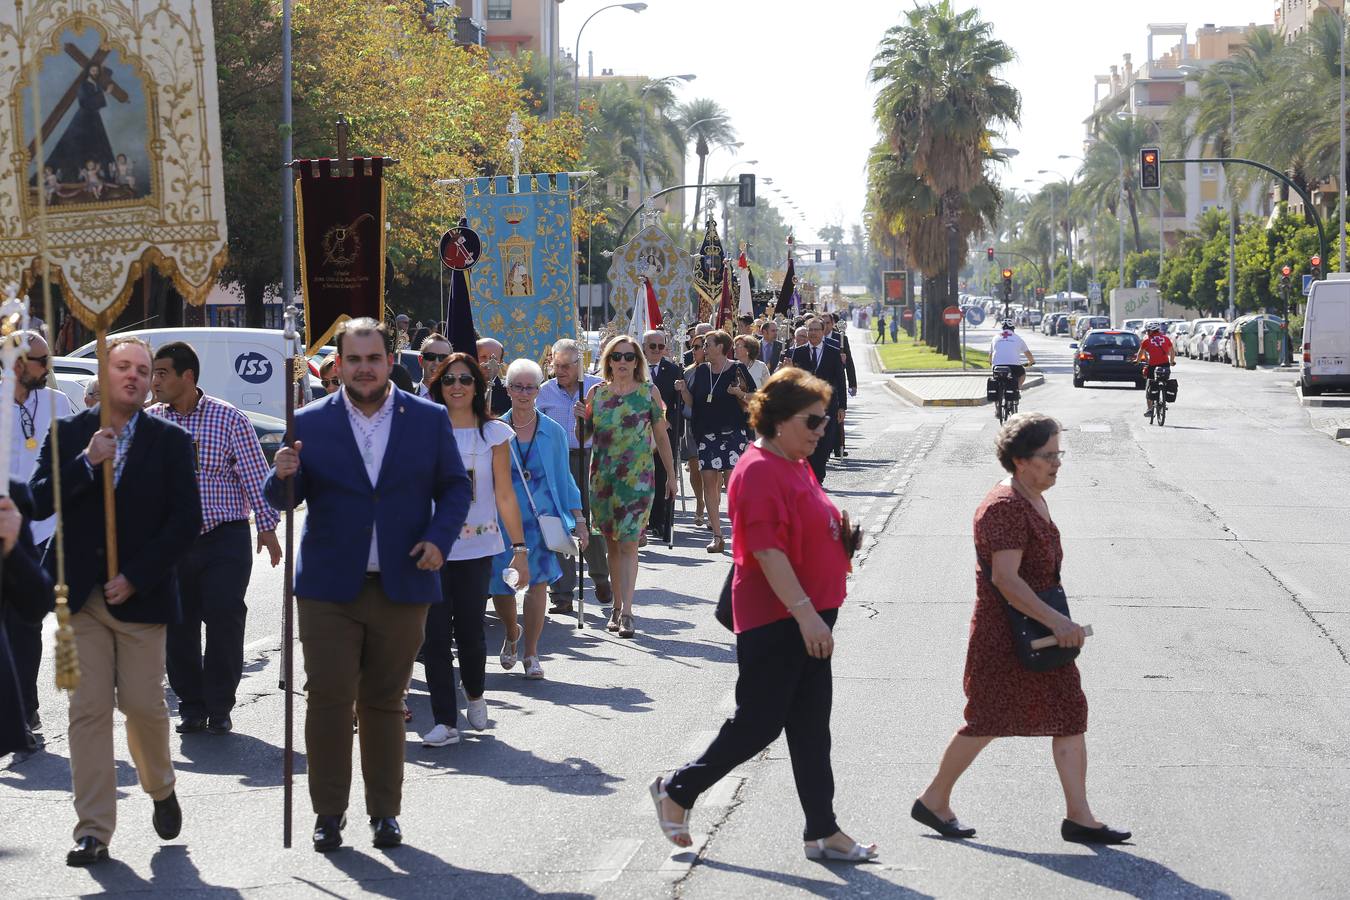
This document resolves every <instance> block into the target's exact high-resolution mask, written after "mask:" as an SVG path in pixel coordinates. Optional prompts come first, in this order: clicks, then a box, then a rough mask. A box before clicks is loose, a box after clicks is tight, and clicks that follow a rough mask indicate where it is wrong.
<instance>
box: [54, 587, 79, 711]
mask: <svg viewBox="0 0 1350 900" xmlns="http://www.w3.org/2000/svg"><path fill="white" fill-rule="evenodd" d="M67 590H68V589H67V588H66V586H65V585H64V584H58V585H57V586H56V687H57V690H62V691H73V690H75V689H76V688H77V687H79V686H80V654H79V651H77V650H76V649H75V629H74V628H71V627H70V604H69V603H67V602H66V593H67Z"/></svg>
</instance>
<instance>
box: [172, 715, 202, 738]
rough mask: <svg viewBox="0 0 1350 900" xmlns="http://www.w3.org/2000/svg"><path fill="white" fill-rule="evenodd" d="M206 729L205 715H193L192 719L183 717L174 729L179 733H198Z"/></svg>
mask: <svg viewBox="0 0 1350 900" xmlns="http://www.w3.org/2000/svg"><path fill="white" fill-rule="evenodd" d="M205 730H206V717H205V716H202V717H200V718H198V717H196V716H193V717H192V718H190V719H183V720H182V721H180V722H179V723H178V727H177V728H175V729H174V731H176V732H178V733H179V734H197V733H198V732H200V731H205Z"/></svg>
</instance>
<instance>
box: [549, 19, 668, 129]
mask: <svg viewBox="0 0 1350 900" xmlns="http://www.w3.org/2000/svg"><path fill="white" fill-rule="evenodd" d="M620 7H622V8H623V9H629V10H632V11H633V12H635V13H640V12H642V11H643V10H644V9H646V8H647V4H645V3H611V4H609V5H608V6H602V7H600V8H599V9H597V10H596V11H595V12H593V13H591V14H590V15H589V16H587V17H586V21H584V22H582V23H581V27H580V28H578V29H577V42H576V45H575V46H574V47H573V50H574V51H575V53H576V57H577V58H576V71H574V72H573V73H572V93H573V94H575V98H574V101H575V106H574V110H573V111H574V112H575V113H576V114H577V115H578V116H579V115H581V34H582V32H584V31H585V30H586V26H587V25H589V24H591V19H594V18H595V17H596V16H598V15H600V14H601V13H602V12H604V11H605V10H607V9H618V8H620ZM552 75H553V73H552V72H550V73H549V104H548V113H549V118H553V95H552V90H553V78H552Z"/></svg>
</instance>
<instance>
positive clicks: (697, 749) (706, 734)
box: [680, 731, 717, 762]
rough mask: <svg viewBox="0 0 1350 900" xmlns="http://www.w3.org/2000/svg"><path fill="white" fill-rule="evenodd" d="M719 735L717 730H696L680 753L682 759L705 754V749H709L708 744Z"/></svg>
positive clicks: (682, 760)
mask: <svg viewBox="0 0 1350 900" xmlns="http://www.w3.org/2000/svg"><path fill="white" fill-rule="evenodd" d="M715 737H717V732H716V731H696V732H694V736H693V737H692V738H690V739H689V743H688V744H685V746H684V751H683V752H682V753H681V754H680V761H681V762H684V761H685V760H690V759H698V758H699V757H700V756H702V755H703V751H704V750H707V749H708V745H709V744H711V743H712V742H713V738H715Z"/></svg>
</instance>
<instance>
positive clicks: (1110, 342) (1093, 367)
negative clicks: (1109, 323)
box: [1069, 328, 1144, 388]
mask: <svg viewBox="0 0 1350 900" xmlns="http://www.w3.org/2000/svg"><path fill="white" fill-rule="evenodd" d="M1069 349H1070V350H1073V351H1074V355H1073V386H1074V387H1078V388H1080V387H1082V386H1083V383H1084V382H1086V381H1129V382H1133V383H1134V386H1135V387H1136V388H1142V387H1143V386H1144V378H1143V367H1142V366H1141V364H1140V363H1138V362H1135V358H1136V357H1138V356H1139V335H1137V334H1135V333H1134V332H1132V331H1117V330H1115V329H1110V328H1095V329H1093V330H1092V331H1089V332H1088V333H1087V334H1085V335H1084V336H1083V342H1082V343H1081V344H1078V343H1074V344H1070V345H1069Z"/></svg>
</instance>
